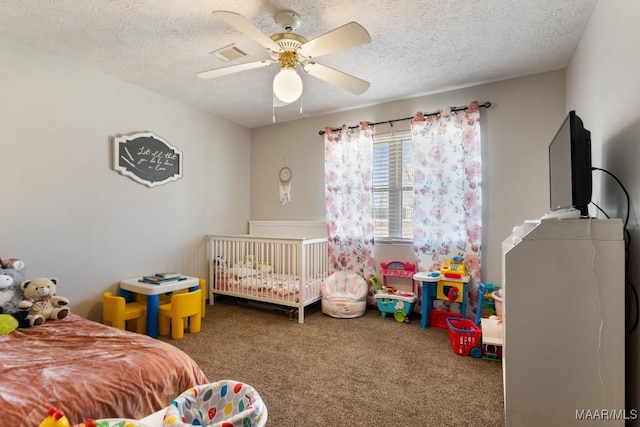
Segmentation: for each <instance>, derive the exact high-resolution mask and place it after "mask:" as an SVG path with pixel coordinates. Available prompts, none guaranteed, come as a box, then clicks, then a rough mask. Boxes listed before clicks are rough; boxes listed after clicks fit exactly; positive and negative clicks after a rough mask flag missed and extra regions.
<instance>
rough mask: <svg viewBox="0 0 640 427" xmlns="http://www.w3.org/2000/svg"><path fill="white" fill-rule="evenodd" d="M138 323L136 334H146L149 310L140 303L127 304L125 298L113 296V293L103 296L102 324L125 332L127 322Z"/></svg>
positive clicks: (106, 293)
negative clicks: (133, 321)
mask: <svg viewBox="0 0 640 427" xmlns="http://www.w3.org/2000/svg"><path fill="white" fill-rule="evenodd" d="M128 320H135V321H136V328H135V330H136V332H137V333H139V334H144V333H146V330H147V308H146V307H145V305H144V304H140V303H138V302H129V303H128V302H127V301H126V300H125V299H124V297H121V296H118V295H113V294H112V293H111V292H105V293H103V294H102V323H104V324H105V325H111V326H113V327H114V328H118V329H122V330H125V329H126V328H127V321H128Z"/></svg>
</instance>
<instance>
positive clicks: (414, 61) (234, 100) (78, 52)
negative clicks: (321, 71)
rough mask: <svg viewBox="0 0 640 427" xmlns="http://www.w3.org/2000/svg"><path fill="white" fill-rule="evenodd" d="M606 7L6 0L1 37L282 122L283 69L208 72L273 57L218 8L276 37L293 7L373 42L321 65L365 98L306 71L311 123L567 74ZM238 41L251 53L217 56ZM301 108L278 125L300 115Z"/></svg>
mask: <svg viewBox="0 0 640 427" xmlns="http://www.w3.org/2000/svg"><path fill="white" fill-rule="evenodd" d="M596 1H597V0H423V1H420V2H417V1H415V0H398V1H395V0H379V1H370V0H349V1H345V0H323V1H316V0H313V1H307V0H271V1H258V0H222V1H205V0H160V1H158V0H113V1H107V0H55V1H54V0H2V1H0V34H3V35H5V36H9V37H11V38H14V39H17V40H19V41H22V42H24V43H26V44H29V45H32V46H35V47H37V48H40V49H42V50H44V51H47V52H50V53H52V54H54V55H57V56H59V57H62V58H66V59H67V60H70V61H72V62H75V63H78V64H82V65H84V66H86V67H90V68H93V69H96V70H99V71H101V72H103V73H105V74H109V75H112V76H114V77H117V78H119V79H121V80H125V81H128V82H131V83H133V84H136V85H138V86H141V87H144V88H147V89H150V90H152V91H154V92H157V93H160V94H163V95H166V96H168V97H171V98H173V99H175V100H178V101H181V102H183V103H185V104H188V105H192V106H194V107H196V108H198V109H201V110H204V111H208V112H211V113H213V114H216V115H218V116H221V117H224V118H226V119H228V120H230V121H232V122H235V123H238V124H241V125H243V126H246V127H249V128H254V127H258V126H263V125H269V124H271V123H272V122H273V121H272V95H271V84H272V80H273V77H274V75H275V74H276V73H277V72H278V65H274V66H271V67H267V68H257V69H253V70H248V71H243V72H240V73H236V74H231V75H227V76H223V77H218V78H215V79H211V80H203V79H200V78H198V77H196V73H197V72H200V71H205V70H209V69H212V68H218V67H222V66H228V65H234V64H239V63H243V62H252V61H257V60H261V59H268V58H269V56H268V55H267V53H266V51H265V49H264V48H263V47H262V46H261V45H259V44H258V43H257V42H256V41H254V40H253V39H251V38H249V37H247V36H245V35H244V34H242V33H240V32H239V31H238V30H236V29H235V28H233V27H232V26H230V25H229V24H227V23H225V22H224V21H221V20H219V19H214V17H213V16H212V14H211V12H212V11H214V10H228V11H232V12H236V13H239V14H241V15H242V16H244V17H245V18H246V19H247V20H249V21H250V22H251V23H252V24H253V25H254V26H256V27H258V28H259V29H260V30H262V31H263V32H264V33H266V34H267V35H271V34H275V33H280V32H283V30H282V28H281V27H279V26H278V24H276V23H275V21H274V16H275V14H276V13H277V12H279V11H282V10H292V11H294V12H296V13H297V14H298V15H300V17H301V20H302V22H301V25H300V27H299V28H298V29H297V31H295V32H296V33H298V34H300V35H302V36H304V37H306V38H307V39H309V40H311V39H313V38H315V37H318V36H320V35H322V34H324V33H326V32H328V31H331V30H333V29H334V28H337V27H339V26H341V25H344V24H346V23H348V22H350V21H356V22H358V23H360V24H361V25H362V26H363V27H364V28H366V29H367V31H368V32H369V34H370V35H371V39H372V41H371V43H369V44H367V45H362V46H358V47H354V48H351V49H347V50H343V51H339V52H334V53H331V54H328V55H325V56H322V57H320V58H318V60H317V62H319V63H322V64H324V65H327V66H329V67H332V68H336V69H338V70H340V71H344V72H345V73H348V74H351V75H354V76H356V77H358V78H361V79H363V80H366V81H368V82H370V83H371V87H370V88H369V90H368V91H367V92H365V93H364V94H363V95H359V96H358V95H353V94H351V93H349V92H346V91H344V90H342V89H339V88H336V87H334V86H332V85H329V84H328V83H326V82H324V81H322V80H319V79H317V78H315V77H313V76H310V75H306V74H305V73H301V74H302V79H303V82H304V92H303V103H304V105H303V106H304V113H303V114H304V116H305V117H308V116H312V115H318V114H325V113H329V112H335V111H340V110H347V109H352V108H357V107H361V106H366V105H372V104H378V103H381V102H386V101H392V100H397V99H403V98H410V97H415V96H419V95H424V94H428V93H433V92H440V91H444V90H450V89H453V88H459V87H464V86H470V85H474V84H479V83H484V82H489V81H496V80H502V79H505V78H511V77H517V76H523V75H528V74H533V73H539V72H545V71H551V70H556V69H561V68H564V67H566V65H567V64H568V61H569V59H570V57H571V55H572V54H573V51H574V50H575V48H576V45H577V43H578V41H579V39H580V37H581V35H582V32H583V30H584V28H585V26H586V24H587V22H588V20H589V17H590V16H591V13H592V11H593V9H594V7H595V4H596ZM232 43H235V45H236V46H237V47H238V48H240V49H241V50H243V51H244V52H246V53H247V54H248V56H246V57H243V58H240V59H236V60H233V61H230V62H224V61H222V60H221V59H219V58H218V57H217V56H215V55H213V54H211V53H210V52H212V51H214V50H217V49H220V48H222V47H225V46H228V45H230V44H232ZM299 109H300V103H299V102H296V103H293V104H291V105H289V106H286V107H282V108H277V109H276V121H277V122H283V121H288V120H295V119H298V118H300V117H301V116H300V111H299Z"/></svg>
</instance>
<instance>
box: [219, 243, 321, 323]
mask: <svg viewBox="0 0 640 427" xmlns="http://www.w3.org/2000/svg"><path fill="white" fill-rule="evenodd" d="M207 258H208V263H209V283H210V286H209V293H210V295H209V303H210V304H214V301H215V297H216V295H218V296H219V295H227V296H232V297H236V298H240V299H242V300H249V301H253V302H258V303H266V304H270V305H271V306H273V307H274V308H282V309H284V310H287V311H288V312H289V315H290V317H291V318H294V317H295V315H296V314H297V317H298V322H299V323H304V310H305V307H307V306H309V305H310V304H313V303H314V302H317V301H319V300H320V299H321V285H322V281H323V280H324V278H325V277H327V274H328V273H327V272H328V269H329V267H328V256H327V238H326V237H322V238H313V239H305V238H294V237H278V238H273V237H264V236H254V235H239V236H229V235H209V236H207Z"/></svg>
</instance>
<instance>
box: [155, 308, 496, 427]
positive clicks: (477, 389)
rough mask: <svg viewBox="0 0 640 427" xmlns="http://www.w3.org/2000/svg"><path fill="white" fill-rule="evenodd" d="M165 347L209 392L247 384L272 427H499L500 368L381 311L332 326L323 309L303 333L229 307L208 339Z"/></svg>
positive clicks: (211, 324)
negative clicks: (183, 356) (187, 362)
mask: <svg viewBox="0 0 640 427" xmlns="http://www.w3.org/2000/svg"><path fill="white" fill-rule="evenodd" d="M161 339H163V340H165V341H167V342H170V343H171V344H173V345H175V346H176V347H179V348H181V349H183V350H184V351H185V352H187V353H188V354H190V355H191V356H192V357H193V358H194V359H195V360H196V361H197V362H198V364H199V365H200V366H201V367H202V369H203V371H204V372H205V373H206V374H207V377H208V378H209V380H210V381H211V382H213V381H216V380H220V379H232V380H236V381H242V382H245V383H248V384H251V385H252V386H254V387H255V388H256V390H258V393H259V394H260V396H261V397H262V400H263V401H264V403H265V405H266V406H267V409H268V412H269V416H268V423H267V425H268V426H274V427H289V426H291V427H315V426H349V427H354V426H363V427H364V426H366V427H372V426H395V427H397V426H407V427H409V426H411V427H414V426H419V427H422V426H489V425H490V426H501V425H504V413H503V391H502V366H501V364H500V363H499V362H494V361H488V360H483V359H474V358H472V357H465V356H458V355H456V354H455V353H454V352H453V350H452V348H451V345H450V344H449V331H448V330H446V329H440V328H429V329H426V330H422V329H420V318H419V316H418V315H412V321H411V323H409V324H406V323H398V322H396V321H395V320H393V318H391V317H387V318H386V319H383V318H382V317H381V316H380V313H379V311H378V310H377V309H375V308H370V309H369V310H368V311H367V314H366V315H365V316H363V317H361V318H357V319H334V318H331V317H328V316H326V315H324V314H322V312H321V310H320V306H319V304H316V305H314V306H312V307H311V308H310V309H309V310H307V316H306V320H305V323H304V324H299V323H297V321H291V320H289V316H288V315H287V314H286V313H283V312H281V311H278V310H268V309H264V308H258V307H254V306H248V305H246V304H240V303H238V302H236V301H235V300H233V299H229V298H225V299H220V300H216V303H215V305H214V306H207V315H206V317H205V318H204V319H203V325H202V332H201V333H198V334H189V333H186V334H185V337H184V338H183V339H182V340H175V341H174V340H171V339H169V338H166V337H162V338H161Z"/></svg>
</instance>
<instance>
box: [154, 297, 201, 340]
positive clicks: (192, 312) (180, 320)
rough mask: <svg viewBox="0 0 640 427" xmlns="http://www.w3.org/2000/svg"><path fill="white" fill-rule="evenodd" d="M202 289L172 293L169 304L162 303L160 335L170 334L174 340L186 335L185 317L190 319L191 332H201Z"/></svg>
mask: <svg viewBox="0 0 640 427" xmlns="http://www.w3.org/2000/svg"><path fill="white" fill-rule="evenodd" d="M201 295H202V290H200V289H198V290H196V291H191V292H183V293H178V294H173V295H171V302H170V303H169V304H162V305H161V306H160V310H159V316H160V323H159V329H160V335H169V323H171V338H173V339H174V340H177V339H180V338H182V337H183V336H184V329H185V325H186V323H185V319H188V321H189V332H191V333H197V332H200V329H201V327H202V299H201V298H202V296H201Z"/></svg>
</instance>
